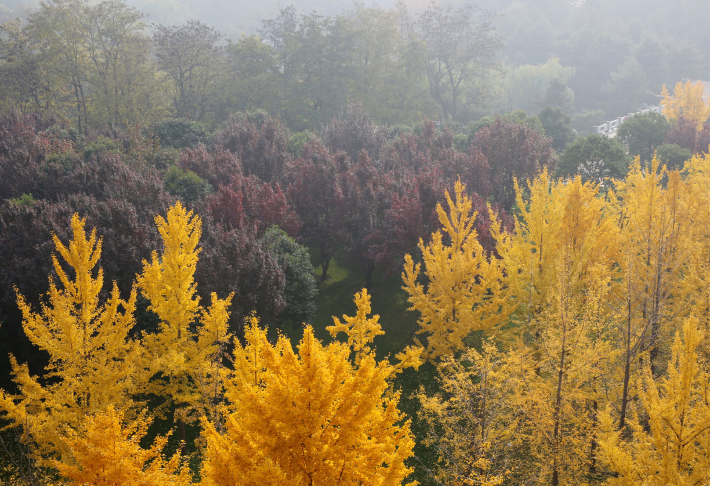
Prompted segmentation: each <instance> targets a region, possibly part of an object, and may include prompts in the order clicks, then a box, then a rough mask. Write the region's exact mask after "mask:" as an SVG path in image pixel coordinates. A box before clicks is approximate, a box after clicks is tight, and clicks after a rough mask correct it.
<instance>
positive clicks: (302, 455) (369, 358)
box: [201, 291, 416, 486]
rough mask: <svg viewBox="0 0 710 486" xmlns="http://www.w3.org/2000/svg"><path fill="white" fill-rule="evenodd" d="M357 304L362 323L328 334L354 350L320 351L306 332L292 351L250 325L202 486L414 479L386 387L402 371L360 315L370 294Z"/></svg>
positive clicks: (370, 321)
mask: <svg viewBox="0 0 710 486" xmlns="http://www.w3.org/2000/svg"><path fill="white" fill-rule="evenodd" d="M357 302H358V316H360V317H362V319H361V318H358V317H355V318H348V319H346V321H350V322H354V321H359V324H358V325H355V326H348V325H346V324H340V325H338V324H336V325H335V326H333V327H331V333H338V332H339V331H341V330H342V331H345V332H346V333H347V334H348V338H349V340H348V343H349V344H347V343H340V342H333V343H330V344H328V345H323V344H322V343H321V342H320V341H319V340H318V339H316V338H315V336H314V334H313V329H312V328H311V327H310V326H308V327H306V329H305V331H304V334H303V338H302V339H301V341H300V343H299V345H298V349H297V351H294V349H293V347H292V346H291V342H290V341H289V340H288V338H286V337H284V336H280V337H279V338H278V340H277V342H276V343H275V344H272V343H270V342H269V340H268V339H267V332H266V330H264V329H262V328H260V327H259V325H258V320H257V319H256V318H252V319H251V322H250V323H249V324H248V325H247V328H246V331H245V344H244V345H242V344H241V343H240V342H236V343H235V344H236V348H235V351H234V373H233V375H232V376H231V377H230V378H229V379H228V380H227V381H226V382H225V385H226V397H227V399H228V409H229V412H230V413H229V415H228V416H227V420H226V427H225V432H224V433H220V432H219V431H218V430H217V429H216V428H215V427H214V425H213V424H211V423H209V422H207V423H205V431H204V434H205V436H206V442H207V448H206V452H205V455H204V463H203V469H202V473H201V475H202V484H203V485H204V486H232V485H235V484H239V485H245V486H247V485H253V486H257V485H264V484H273V485H277V484H290V485H294V486H298V485H304V486H309V485H317V484H328V485H350V484H367V485H393V486H394V485H400V484H402V481H403V480H404V479H405V478H406V477H407V476H408V475H409V474H410V473H411V472H412V469H411V468H409V467H407V466H406V465H405V463H404V461H405V460H406V459H407V458H409V457H410V456H411V455H412V453H413V452H412V449H413V447H414V438H413V436H412V433H411V431H410V428H409V421H407V420H405V418H404V417H403V415H402V413H401V412H399V410H398V409H397V405H398V401H399V394H398V393H393V392H391V389H390V382H389V380H390V378H392V377H393V375H394V374H395V373H396V372H397V368H396V367H395V366H393V365H391V364H390V363H389V362H388V361H387V360H383V361H377V360H376V358H375V355H374V352H373V351H372V350H371V349H370V346H369V345H370V344H371V341H372V338H373V337H374V336H375V335H377V334H379V333H380V332H381V331H380V329H379V324H378V323H377V318H376V316H373V318H368V317H367V316H366V315H364V308H365V307H369V296H367V293H366V291H363V292H362V293H360V294H358V298H357ZM360 324H362V325H360ZM343 326H344V327H343ZM353 354H354V355H355V360H354V361H353ZM408 354H409V358H411V355H412V353H408ZM415 361H416V360H415Z"/></svg>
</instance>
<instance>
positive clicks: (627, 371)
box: [619, 300, 631, 430]
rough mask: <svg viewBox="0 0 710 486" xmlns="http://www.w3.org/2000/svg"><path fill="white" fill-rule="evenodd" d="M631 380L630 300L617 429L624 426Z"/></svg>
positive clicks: (629, 303) (629, 302)
mask: <svg viewBox="0 0 710 486" xmlns="http://www.w3.org/2000/svg"><path fill="white" fill-rule="evenodd" d="M630 381H631V301H630V300H629V301H628V303H627V316H626V362H625V363H624V388H623V392H622V393H621V414H620V416H619V430H622V429H623V428H624V427H625V426H626V408H627V406H628V404H629V382H630Z"/></svg>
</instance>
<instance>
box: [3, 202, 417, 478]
mask: <svg viewBox="0 0 710 486" xmlns="http://www.w3.org/2000/svg"><path fill="white" fill-rule="evenodd" d="M156 222H157V225H158V229H159V232H160V235H161V236H162V239H163V246H164V250H163V251H162V252H160V253H154V254H153V255H152V259H151V261H150V262H147V261H144V262H143V273H142V274H141V275H139V276H138V278H137V287H138V290H139V291H140V292H142V293H143V295H144V296H145V297H146V298H147V299H148V301H149V302H150V307H149V309H150V310H152V311H153V312H154V313H155V314H156V315H157V316H158V317H159V319H160V326H159V330H158V332H156V333H145V334H143V335H141V336H138V337H132V334H131V328H132V326H133V325H134V323H135V320H134V311H135V307H136V298H137V290H134V291H133V292H132V293H131V295H130V296H129V297H128V299H127V300H124V299H122V298H121V296H120V295H119V292H118V290H117V288H116V285H115V284H114V286H113V291H112V292H111V293H110V295H109V296H108V298H107V299H106V300H105V302H101V299H100V296H101V290H102V287H103V274H102V270H101V269H100V268H99V269H98V270H97V269H96V267H97V263H98V260H99V257H100V254H101V240H100V239H97V236H96V232H95V231H94V232H92V233H91V234H90V235H88V236H87V233H86V229H85V221H84V220H82V219H80V218H79V217H78V216H77V215H74V217H73V219H72V222H71V225H72V230H73V239H72V240H71V241H70V242H69V244H68V245H65V244H63V243H62V242H61V241H60V240H59V239H58V238H57V237H55V238H54V243H55V245H56V249H57V252H58V254H59V256H55V257H54V268H55V271H56V273H57V275H58V277H59V282H58V283H57V282H54V281H53V280H52V279H51V278H50V290H49V293H48V295H47V298H46V303H45V304H43V305H42V308H41V310H40V312H35V311H34V310H33V309H32V308H31V307H30V306H29V305H28V304H27V302H26V300H25V298H24V297H22V296H21V295H18V303H19V306H20V309H21V310H22V314H23V319H24V321H23V326H24V330H25V332H26V333H27V336H28V337H29V338H30V340H31V341H32V342H33V343H34V344H35V345H37V346H38V347H39V348H41V349H43V350H45V351H47V352H48V354H49V356H50V362H49V365H48V366H47V368H46V373H45V376H44V377H42V378H37V377H35V376H31V375H30V373H29V370H28V368H27V366H26V365H21V364H18V363H17V361H16V360H14V359H13V360H12V366H13V375H14V380H15V382H16V384H17V390H18V393H17V394H16V395H11V394H8V393H6V392H3V391H0V410H2V411H4V417H5V418H6V419H8V420H9V421H10V422H11V423H12V424H13V425H14V426H17V427H19V428H21V429H22V432H23V440H24V442H25V444H27V445H30V446H31V449H32V452H31V454H32V455H31V458H32V460H33V461H36V463H37V464H38V465H39V466H45V467H47V468H50V470H52V469H53V470H56V471H58V473H59V475H60V476H61V477H62V478H64V479H63V480H64V481H65V482H66V484H77V485H145V486H149V485H150V486H159V485H163V484H165V485H168V484H169V485H173V484H174V485H188V484H192V474H191V472H190V470H189V469H188V468H187V467H186V465H185V463H184V461H183V458H181V457H180V454H179V453H178V454H176V455H174V456H172V457H171V458H168V459H166V458H164V457H163V455H162V449H163V448H164V446H165V445H166V442H167V437H162V436H158V437H157V438H156V439H155V440H154V443H153V445H152V446H151V447H149V448H148V449H144V448H142V447H141V445H140V441H141V439H143V438H144V437H145V435H146V433H147V427H148V426H149V424H150V423H151V417H149V416H148V415H147V413H148V411H147V408H146V403H145V402H144V401H141V399H144V400H145V399H146V398H149V397H152V402H151V409H150V413H152V414H154V415H155V414H157V415H159V414H160V413H161V412H163V413H165V412H174V414H175V421H176V423H178V424H179V430H180V434H181V435H182V437H181V438H182V439H184V427H185V424H186V423H195V422H200V423H201V425H202V431H203V433H202V437H201V440H202V443H203V447H202V450H203V453H202V455H203V461H202V468H201V471H200V477H201V482H200V484H203V485H223V486H227V485H230V486H233V485H235V484H239V485H263V484H294V485H297V484H303V485H315V484H381V485H390V484H391V485H394V484H401V482H402V481H403V480H404V478H405V477H406V476H408V475H409V474H410V472H411V469H410V468H409V467H406V466H405V464H404V461H405V459H407V458H408V457H410V456H411V455H412V448H413V446H414V440H413V438H412V434H411V432H410V429H409V422H408V421H405V420H404V417H403V416H402V414H401V413H400V412H399V411H398V410H397V404H398V399H399V396H398V395H397V394H394V393H391V392H390V385H391V378H392V377H393V376H394V375H395V374H396V373H397V372H398V371H399V370H400V369H401V368H402V367H404V366H418V365H419V363H420V360H419V354H420V352H417V350H416V349H413V348H408V349H407V350H405V352H403V353H401V354H400V355H398V358H400V360H399V361H400V362H399V364H398V365H396V366H395V365H392V364H390V363H389V362H388V361H387V360H382V361H378V360H376V358H375V355H374V352H373V350H372V349H371V347H370V344H371V343H372V339H373V338H374V336H376V335H377V334H381V333H382V331H381V327H380V325H379V323H378V322H377V321H378V318H377V316H374V317H368V314H369V312H370V297H369V295H368V294H367V292H366V291H363V292H361V293H359V294H357V296H356V303H357V305H358V313H357V315H356V316H355V317H347V316H344V319H345V322H344V323H343V322H340V321H339V320H337V319H336V320H335V321H336V322H335V325H334V326H332V327H331V328H329V330H330V331H331V333H332V334H333V335H334V336H335V335H336V334H337V333H340V332H344V333H345V334H346V335H347V336H348V342H347V343H340V342H337V341H336V342H333V343H331V344H329V345H323V344H322V343H321V342H319V341H318V340H317V339H315V337H314V335H313V330H312V329H311V328H309V327H308V328H306V330H305V332H304V336H303V339H302V340H301V342H300V344H299V346H298V349H297V351H294V349H293V348H292V346H291V343H290V341H289V340H288V339H286V338H285V337H279V338H278V339H277V340H276V342H275V343H273V342H270V341H269V340H268V339H267V333H266V330H264V329H262V328H260V327H259V325H258V320H257V318H256V317H254V318H253V319H252V320H251V322H250V323H248V325H247V327H246V332H245V339H244V342H240V341H239V340H235V341H234V347H235V349H234V353H233V356H232V360H231V361H232V362H231V366H230V367H226V366H225V365H224V362H225V356H224V354H225V346H226V345H227V343H228V342H229V341H230V340H231V339H232V336H231V335H230V334H229V332H228V327H227V320H228V312H229V311H228V309H229V305H230V299H231V296H228V297H227V298H225V299H220V298H218V297H217V296H216V295H212V299H211V303H210V306H209V307H204V306H202V305H201V304H200V301H199V298H198V296H197V295H196V284H195V281H194V278H193V276H194V272H195V265H196V263H197V260H198V252H199V249H198V248H197V245H198V242H199V238H200V220H199V218H198V217H197V216H194V215H193V214H192V212H188V211H186V210H185V208H183V207H182V205H180V204H179V203H178V204H176V205H175V206H174V207H173V208H171V209H170V211H169V212H168V214H167V219H164V218H162V217H160V216H158V217H157V218H156ZM60 258H61V259H62V260H63V262H61V261H60ZM157 402H159V406H157V407H155V406H154V403H157ZM62 484H64V483H62Z"/></svg>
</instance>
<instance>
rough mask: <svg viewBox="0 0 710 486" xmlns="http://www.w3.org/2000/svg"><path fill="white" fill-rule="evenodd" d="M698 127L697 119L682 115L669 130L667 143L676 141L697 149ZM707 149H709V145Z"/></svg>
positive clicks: (692, 149)
mask: <svg viewBox="0 0 710 486" xmlns="http://www.w3.org/2000/svg"><path fill="white" fill-rule="evenodd" d="M696 127H697V124H696V123H695V121H693V120H690V119H688V118H685V117H682V116H681V117H680V118H678V119H677V120H676V121H675V122H674V123H673V126H672V127H671V129H670V130H669V131H668V135H666V143H674V144H676V145H678V146H680V147H682V148H684V149H688V150H691V151H695V140H696V132H697V128H696ZM705 149H706V150H707V147H705Z"/></svg>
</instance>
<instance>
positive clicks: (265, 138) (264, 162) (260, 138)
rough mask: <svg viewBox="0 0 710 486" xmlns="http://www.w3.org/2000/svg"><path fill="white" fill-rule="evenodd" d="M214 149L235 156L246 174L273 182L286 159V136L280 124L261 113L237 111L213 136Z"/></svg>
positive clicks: (282, 168)
mask: <svg viewBox="0 0 710 486" xmlns="http://www.w3.org/2000/svg"><path fill="white" fill-rule="evenodd" d="M215 145H216V147H217V148H220V149H223V150H228V151H229V152H231V153H233V154H235V155H236V156H237V157H239V160H240V161H241V163H242V168H243V170H244V173H245V174H246V175H251V174H254V175H256V176H257V177H259V178H260V179H261V180H263V181H266V182H277V181H280V180H281V177H282V176H283V172H284V167H285V165H286V164H287V163H288V161H289V160H290V158H291V157H290V156H289V154H288V151H287V148H288V135H287V133H286V129H285V128H284V126H283V124H282V123H281V122H280V121H279V120H277V119H276V118H273V117H270V116H269V115H267V114H266V113H264V112H255V113H247V114H239V115H235V116H232V117H231V118H230V119H229V123H228V125H227V126H226V127H225V128H224V129H223V130H222V131H221V132H219V133H218V134H217V135H216V136H215Z"/></svg>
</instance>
